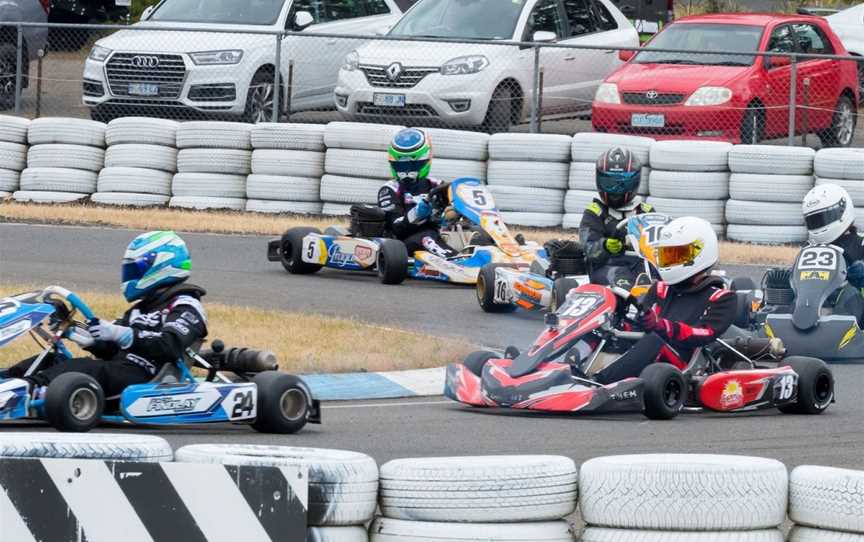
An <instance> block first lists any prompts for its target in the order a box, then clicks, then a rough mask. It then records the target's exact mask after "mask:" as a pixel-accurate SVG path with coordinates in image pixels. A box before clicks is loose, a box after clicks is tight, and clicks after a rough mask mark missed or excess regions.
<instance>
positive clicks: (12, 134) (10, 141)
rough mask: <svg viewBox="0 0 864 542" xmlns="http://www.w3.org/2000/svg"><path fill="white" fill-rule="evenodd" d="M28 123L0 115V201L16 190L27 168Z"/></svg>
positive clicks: (27, 121) (25, 120)
mask: <svg viewBox="0 0 864 542" xmlns="http://www.w3.org/2000/svg"><path fill="white" fill-rule="evenodd" d="M29 126H30V121H29V120H27V119H22V118H19V117H11V116H7V115H0V200H3V199H6V198H8V197H9V196H11V195H12V193H13V192H15V191H16V190H18V186H19V180H20V178H21V170H23V169H24V168H25V167H27V128H28V127H29Z"/></svg>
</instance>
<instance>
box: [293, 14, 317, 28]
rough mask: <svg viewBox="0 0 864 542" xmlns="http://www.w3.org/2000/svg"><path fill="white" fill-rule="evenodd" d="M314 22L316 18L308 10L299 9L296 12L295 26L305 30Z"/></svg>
mask: <svg viewBox="0 0 864 542" xmlns="http://www.w3.org/2000/svg"><path fill="white" fill-rule="evenodd" d="M314 22H315V18H314V17H312V14H311V13H309V12H308V11H298V12H297V13H295V14H294V28H295V29H297V30H303V29H304V28H306V27H307V26H309V25H311V24H312V23H314Z"/></svg>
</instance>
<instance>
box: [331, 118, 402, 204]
mask: <svg viewBox="0 0 864 542" xmlns="http://www.w3.org/2000/svg"><path fill="white" fill-rule="evenodd" d="M402 128H403V126H390V125H385V124H366V123H357V122H331V123H329V124H328V125H327V128H326V129H325V130H324V143H325V144H326V145H327V156H326V158H325V161H324V176H323V177H322V178H321V201H323V202H324V205H323V213H324V214H325V215H347V214H348V212H349V211H350V209H351V205H352V204H354V203H377V202H378V191H379V190H380V189H381V186H383V185H384V183H385V182H387V180H388V179H390V177H391V176H390V163H389V161H388V160H387V147H388V146H389V145H390V142H391V140H392V139H393V136H394V135H396V133H397V132H398V131H399V130H401V129H402Z"/></svg>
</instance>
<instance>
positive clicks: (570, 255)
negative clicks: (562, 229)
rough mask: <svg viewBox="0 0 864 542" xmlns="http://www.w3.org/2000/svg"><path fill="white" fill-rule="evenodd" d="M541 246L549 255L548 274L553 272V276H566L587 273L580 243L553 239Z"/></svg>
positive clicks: (583, 252)
mask: <svg viewBox="0 0 864 542" xmlns="http://www.w3.org/2000/svg"><path fill="white" fill-rule="evenodd" d="M543 248H545V249H546V254H547V255H548V256H549V269H548V270H547V274H548V275H550V276H551V274H552V273H554V274H555V276H559V277H566V276H574V275H587V274H588V263H587V261H586V259H585V250H584V249H583V248H582V244H581V243H579V242H577V241H567V240H563V239H553V240H551V241H548V242H547V243H546V244H545V245H543Z"/></svg>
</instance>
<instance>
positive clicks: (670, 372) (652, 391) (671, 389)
mask: <svg viewBox="0 0 864 542" xmlns="http://www.w3.org/2000/svg"><path fill="white" fill-rule="evenodd" d="M639 378H641V379H642V381H643V383H644V386H645V388H644V389H645V392H644V397H645V411H644V412H643V413H644V414H645V416H646V417H647V418H649V419H651V420H671V419H672V418H674V417H675V416H677V415H678V413H679V412H681V407H682V406H684V400H685V399H686V398H687V383H686V382H685V381H684V375H683V374H681V371H679V370H678V369H676V368H675V367H673V366H671V365H669V364H668V363H652V364H651V365H649V366H648V367H645V369H644V370H643V371H642V374H640V375H639Z"/></svg>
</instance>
